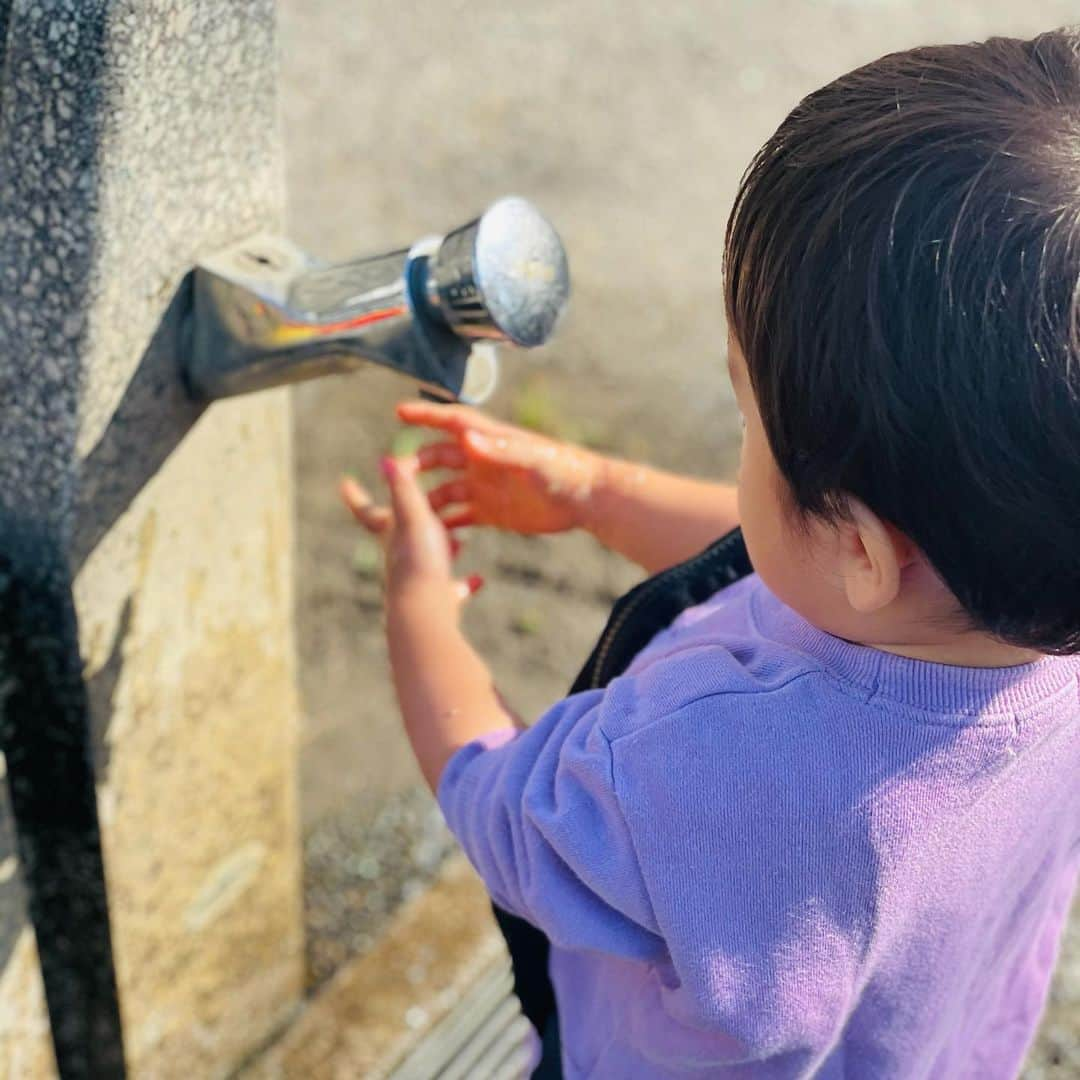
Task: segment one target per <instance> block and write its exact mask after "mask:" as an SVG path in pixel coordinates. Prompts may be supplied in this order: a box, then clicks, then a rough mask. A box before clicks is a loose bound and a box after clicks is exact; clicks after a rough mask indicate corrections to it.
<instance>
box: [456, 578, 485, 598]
mask: <svg viewBox="0 0 1080 1080" xmlns="http://www.w3.org/2000/svg"><path fill="white" fill-rule="evenodd" d="M483 587H484V579H483V578H482V577H481V576H480V575H479V574H470V575H469V576H468V577H467V578H465V580H464V581H455V582H454V588H455V589H456V590H457V595H458V599H459V600H468V599H469V597H470V596H475V595H476V594H477V593H478V592H479V591H480V590H481V589H482V588H483Z"/></svg>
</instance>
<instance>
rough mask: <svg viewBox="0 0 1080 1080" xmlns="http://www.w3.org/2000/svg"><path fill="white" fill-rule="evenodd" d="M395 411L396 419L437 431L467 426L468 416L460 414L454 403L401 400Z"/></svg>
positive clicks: (455, 429)
mask: <svg viewBox="0 0 1080 1080" xmlns="http://www.w3.org/2000/svg"><path fill="white" fill-rule="evenodd" d="M395 411H396V412H397V416H398V419H399V420H402V421H404V422H405V423H406V424H418V425H419V426H420V427H429V428H435V429H436V430H437V431H452V432H458V431H463V430H464V429H465V428H466V427H468V418H467V417H466V416H463V415H462V411H461V409H460V407H458V406H454V405H435V404H433V403H432V402H428V401H402V402H401V403H400V404H399V405H398V407H397V409H396V410H395Z"/></svg>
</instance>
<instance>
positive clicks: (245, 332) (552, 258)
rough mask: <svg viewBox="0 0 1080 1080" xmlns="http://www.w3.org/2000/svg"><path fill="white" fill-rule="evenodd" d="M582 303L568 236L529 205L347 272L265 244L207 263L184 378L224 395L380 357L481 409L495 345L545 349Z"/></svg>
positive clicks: (516, 201) (247, 245) (278, 242)
mask: <svg viewBox="0 0 1080 1080" xmlns="http://www.w3.org/2000/svg"><path fill="white" fill-rule="evenodd" d="M569 295H570V276H569V271H568V268H567V262H566V253H565V251H564V250H563V246H562V243H561V241H560V240H559V236H558V234H557V233H556V232H555V229H554V228H553V227H552V226H551V224H550V223H549V222H548V221H547V219H546V218H545V217H544V216H543V215H542V214H541V213H540V212H539V211H538V210H537V209H536V208H535V207H534V206H533V205H532V204H531V203H529V202H527V201H526V200H524V199H520V198H504V199H500V200H499V201H498V202H496V203H494V204H493V205H492V206H490V207H489V208H488V209H487V210H486V211H485V212H484V214H482V215H481V216H480V217H479V218H477V219H476V220H475V221H472V222H469V224H467V225H463V226H462V227H461V228H460V229H455V230H454V231H453V232H451V233H448V234H447V235H446V236H445V237H437V236H436V237H426V238H424V239H422V240H419V241H417V243H415V244H413V246H412V247H410V248H408V249H407V250H401V251H394V252H391V253H390V254H388V255H378V256H375V257H374V258H368V259H357V260H355V261H352V262H347V263H342V264H339V265H334V266H328V265H326V264H322V263H320V262H318V261H317V260H315V259H312V258H311V257H310V256H308V255H306V254H305V253H304V252H302V251H301V250H300V249H299V248H297V247H296V246H295V245H294V244H292V243H290V242H289V241H287V240H284V239H280V238H277V237H271V236H256V237H253V238H252V239H250V240H248V241H246V242H244V243H242V244H238V245H236V246H234V247H232V248H229V249H227V250H226V251H223V252H220V253H219V254H217V255H216V256H214V257H213V258H210V259H207V260H206V261H205V262H203V263H201V264H199V265H198V266H197V267H196V269H195V274H194V315H193V322H192V328H191V334H190V348H189V351H188V355H187V359H186V370H185V377H186V381H187V385H188V388H189V390H190V392H191V394H192V395H193V396H195V397H197V398H201V399H213V398H221V397H229V396H232V395H234V394H243V393H247V392H249V391H253V390H262V389H265V388H266V387H270V386H278V385H280V384H282V383H290V382H297V381H300V380H302V379H309V378H313V377H315V376H317V375H324V374H329V373H335V372H341V371H350V370H354V369H356V368H359V367H361V366H363V364H364V363H366V362H369V361H370V362H374V363H376V364H381V365H384V366H386V367H390V368H393V369H395V370H396V371H399V372H401V373H402V374H404V375H407V376H409V377H411V378H412V379H414V380H415V381H416V382H418V383H419V384H420V385H421V386H422V387H423V388H424V389H426V390H427V391H429V392H430V393H432V394H434V395H436V396H438V397H441V398H445V399H448V400H450V399H462V400H467V401H478V400H482V399H483V398H484V397H486V396H487V393H488V392H489V391H490V389H491V387H492V386H493V384H494V379H495V358H494V349H493V347H492V346H493V344H494V343H498V342H508V343H511V344H513V345H517V346H521V347H523V348H533V347H534V346H537V345H542V344H543V343H544V342H545V341H547V339H548V338H549V337H550V336H551V333H552V331H553V330H554V329H555V326H556V324H557V323H558V321H559V318H560V317H561V315H562V314H563V312H564V310H565V308H566V305H567V301H568V299H569Z"/></svg>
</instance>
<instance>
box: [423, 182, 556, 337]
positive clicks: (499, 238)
mask: <svg viewBox="0 0 1080 1080" xmlns="http://www.w3.org/2000/svg"><path fill="white" fill-rule="evenodd" d="M425 295H426V298H427V300H428V303H429V304H430V306H431V307H432V308H433V309H434V310H435V311H436V312H437V313H438V314H439V315H440V316H441V317H442V318H443V320H444V321H445V322H446V323H447V324H449V326H450V328H451V329H452V330H453V331H454V332H455V333H456V334H458V335H459V336H461V337H466V338H488V339H490V340H493V341H510V342H512V343H513V344H515V345H521V346H523V347H525V348H533V347H534V346H537V345H542V344H543V343H544V342H545V341H547V339H548V338H549V337H550V336H551V334H552V331H553V330H554V329H555V326H556V324H557V323H558V321H559V319H560V318H561V316H562V314H563V312H564V311H565V310H566V306H567V301H568V300H569V297H570V271H569V268H568V266H567V261H566V252H565V250H564V249H563V246H562V241H561V240H560V239H559V234H558V233H557V232H556V231H555V228H554V226H553V225H552V224H551V223H550V222H549V221H548V220H547V218H545V217H544V215H543V214H541V213H540V211H539V210H537V209H536V207H535V206H533V204H532V203H530V202H528V201H527V200H526V199H521V198H517V197H515V196H510V197H507V198H503V199H499V200H498V202H495V203H493V204H492V205H491V206H490V207H488V209H487V210H486V211H485V212H484V213H483V214H482V215H481V216H480V217H479V218H477V219H476V220H475V221H471V222H469V224H468V225H463V226H462V227H461V228H460V229H455V230H454V231H453V232H451V233H448V234H447V235H446V236H445V237H444V238H443V240H442V243H441V244H440V245H439V247H438V249H437V250H436V251H435V252H434V254H432V255H431V256H429V259H428V265H427V281H426V287H425Z"/></svg>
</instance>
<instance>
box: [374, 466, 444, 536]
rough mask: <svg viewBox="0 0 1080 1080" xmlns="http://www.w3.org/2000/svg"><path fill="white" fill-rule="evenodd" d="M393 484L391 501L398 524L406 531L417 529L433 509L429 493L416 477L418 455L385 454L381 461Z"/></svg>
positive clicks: (389, 482) (388, 480)
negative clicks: (392, 455)
mask: <svg viewBox="0 0 1080 1080" xmlns="http://www.w3.org/2000/svg"><path fill="white" fill-rule="evenodd" d="M379 467H380V468H381V469H382V474H383V476H385V477H386V482H387V485H388V486H389V488H390V504H391V508H392V509H393V512H394V520H395V522H396V523H397V526H398V527H399V528H401V529H404V530H406V531H409V530H412V529H418V528H421V527H423V526H424V524H425V523H426V522H428V521H429V520H430V518H431V517H432V515H433V513H434V511H432V509H431V507H430V506H428V501H427V494H426V493H425V491H424V489H423V488H422V487H421V486H420V484H419V482H418V480H417V470H418V468H419V465H418V463H417V460H416V457H415V456H412V457H400V458H393V457H384V458H383V459H382V460H381V461H380V462H379Z"/></svg>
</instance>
